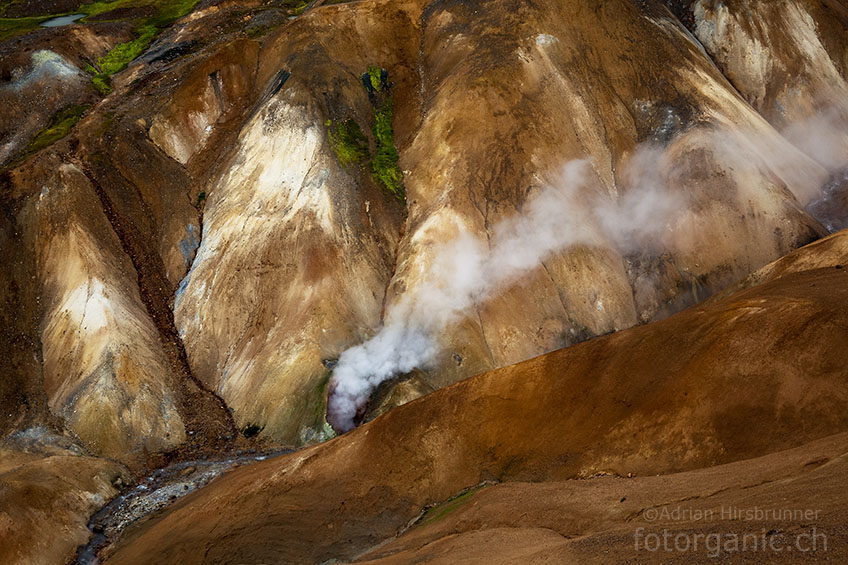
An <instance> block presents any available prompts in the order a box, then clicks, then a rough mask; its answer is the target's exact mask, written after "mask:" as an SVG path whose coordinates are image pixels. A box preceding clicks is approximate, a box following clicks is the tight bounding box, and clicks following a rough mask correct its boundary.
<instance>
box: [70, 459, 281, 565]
mask: <svg viewBox="0 0 848 565" xmlns="http://www.w3.org/2000/svg"><path fill="white" fill-rule="evenodd" d="M290 452H291V450H281V451H274V452H261V453H257V452H256V451H255V450H250V451H248V452H244V453H238V454H236V455H235V456H233V457H226V458H220V459H203V460H198V461H183V462H180V463H174V464H173V465H170V466H168V467H163V468H162V469H157V470H156V471H154V472H153V473H152V474H151V475H149V476H147V477H146V478H144V479H142V480H141V481H140V482H139V483H138V484H136V485H135V486H133V487H130V488H128V489H126V490H125V491H124V492H122V493H121V494H120V495H118V496H116V497H115V498H114V499H112V501H111V502H109V504H107V505H106V506H104V507H103V508H101V509H100V510H98V511H97V513H96V514H94V516H92V518H91V520H90V521H89V523H88V529H89V530H91V532H92V534H93V535H92V538H91V540H90V541H89V542H88V544H87V545H85V546H80V548H79V550H78V551H77V557H76V563H78V564H79V565H97V564H98V563H99V562H100V560H99V559H98V557H97V554H98V553H99V552H100V550H101V549H103V548H104V547H106V546H108V545H109V544H110V543H112V542H114V541H115V540H116V539H117V537H118V535H120V533H121V532H122V531H123V530H124V529H125V528H126V527H127V526H129V525H130V524H132V523H133V522H136V521H138V520H140V519H141V518H144V517H145V516H148V515H150V514H152V513H153V512H156V511H159V510H162V509H163V508H165V507H167V506H168V505H170V504H171V503H173V502H175V501H177V500H179V499H180V498H182V497H184V496H185V495H187V494H190V493H192V492H194V491H196V490H197V489H199V488H201V487H204V486H206V485H207V484H208V483H209V482H210V481H211V480H212V479H215V478H217V477H220V476H221V475H223V474H225V473H227V472H228V471H231V470H232V469H234V468H236V467H240V466H242V465H249V464H251V463H255V462H257V461H263V460H265V459H269V458H271V457H275V456H277V455H283V454H285V453H290Z"/></svg>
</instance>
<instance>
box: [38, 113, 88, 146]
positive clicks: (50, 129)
mask: <svg viewBox="0 0 848 565" xmlns="http://www.w3.org/2000/svg"><path fill="white" fill-rule="evenodd" d="M86 110H88V106H70V107H68V108H65V109H64V110H62V111H61V112H59V113H58V114H56V115H55V116H54V117H53V120H52V121H51V122H50V125H49V126H47V127H46V128H44V129H43V130H41V131H40V132H39V133H38V134H37V135H36V136H35V137H34V138H33V139H32V141H30V142H29V145H28V146H27V148H26V151H25V152H24V154H25V155H31V154H32V153H35V152H36V151H41V150H42V149H44V148H45V147H48V146H50V145H52V144H54V143H56V142H57V141H59V140H60V139H62V138H63V137H65V136H66V135H68V132H70V131H71V128H73V127H74V126H75V125H76V123H77V122H78V121H79V120H80V118H81V117H82V115H83V114H84V113H85V111H86Z"/></svg>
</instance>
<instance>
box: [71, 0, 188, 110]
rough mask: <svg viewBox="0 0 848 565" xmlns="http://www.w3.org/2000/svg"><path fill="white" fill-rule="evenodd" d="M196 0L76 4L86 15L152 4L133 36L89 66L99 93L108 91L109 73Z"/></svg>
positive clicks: (128, 60)
mask: <svg viewBox="0 0 848 565" xmlns="http://www.w3.org/2000/svg"><path fill="white" fill-rule="evenodd" d="M197 2H198V0H176V1H167V0H157V1H155V2H149V1H148V2H144V1H141V0H116V1H114V2H95V3H93V4H84V5H82V6H80V12H81V13H84V14H86V15H87V16H89V17H91V16H95V15H98V14H102V13H104V12H111V11H113V10H116V9H118V8H128V7H144V6H149V5H153V6H155V7H156V10H157V12H156V15H154V16H151V17H148V18H143V19H141V20H139V21H138V22H137V23H136V27H135V31H134V33H135V35H136V37H135V39H133V40H132V41H127V42H126V43H119V44H118V45H116V46H115V47H113V48H112V50H111V51H109V52H108V53H107V54H106V55H104V56H103V57H100V59H98V60H97V68H96V69H95V68H93V67H91V68H90V69H89V72H91V71H93V72H91V74H92V77H91V82H92V83H93V84H94V87H95V88H96V89H97V90H98V92H100V93H101V94H104V95H105V94H108V93H109V92H111V91H112V87H111V84H110V77H111V76H112V75H114V74H116V73H119V72H121V71H123V70H124V69H126V68H127V65H129V64H130V63H131V62H132V61H133V60H134V59H135V58H136V57H138V56H139V55H141V54H142V53H144V52H145V51H146V50H147V48H148V47H150V44H151V43H153V40H154V39H156V37H157V36H158V35H159V34H160V33H161V32H162V30H164V29H165V28H167V27H168V26H169V25H171V24H172V23H174V21H176V20H178V19H179V18H181V17H183V16H185V15H186V14H188V13H189V12H191V11H192V10H193V9H194V7H195V5H196V4H197Z"/></svg>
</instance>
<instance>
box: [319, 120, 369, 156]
mask: <svg viewBox="0 0 848 565" xmlns="http://www.w3.org/2000/svg"><path fill="white" fill-rule="evenodd" d="M327 127H328V129H329V136H330V146H331V147H332V148H333V151H335V152H336V157H338V159H339V162H340V163H341V164H342V165H351V164H354V163H361V162H362V161H365V160H366V159H368V156H369V153H368V138H366V137H365V134H364V133H362V130H361V129H360V128H359V124H357V123H356V120H352V119H350V120H345V121H343V122H339V123H338V124H336V125H335V128H333V122H332V121H331V120H327Z"/></svg>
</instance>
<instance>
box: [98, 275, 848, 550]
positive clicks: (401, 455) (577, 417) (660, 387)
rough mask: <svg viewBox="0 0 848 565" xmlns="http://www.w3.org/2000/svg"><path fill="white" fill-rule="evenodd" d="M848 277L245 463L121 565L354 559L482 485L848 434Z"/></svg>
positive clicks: (176, 511)
mask: <svg viewBox="0 0 848 565" xmlns="http://www.w3.org/2000/svg"><path fill="white" fill-rule="evenodd" d="M846 343H848V274H846V270H845V269H837V268H835V267H828V268H819V269H814V270H810V271H804V272H801V273H793V274H789V275H787V276H785V277H781V278H778V279H775V280H772V281H769V282H767V283H765V284H763V285H761V286H758V287H755V288H752V289H748V290H744V291H742V292H739V293H737V294H735V295H733V296H731V297H729V298H727V299H725V300H722V301H719V302H716V303H713V304H710V305H707V306H701V307H694V308H691V309H689V310H687V311H685V312H683V313H680V314H678V315H676V316H673V317H671V318H669V319H667V320H665V321H662V322H658V323H654V324H651V325H648V326H643V327H638V328H635V329H632V330H628V331H624V332H620V333H618V334H614V335H611V336H607V337H604V338H600V339H597V340H594V341H591V342H587V343H584V344H581V345H578V346H575V347H572V348H568V349H563V350H559V351H556V352H554V353H551V354H548V355H545V356H541V357H538V358H535V359H532V360H530V361H527V362H524V363H521V364H518V365H513V366H510V367H506V368H504V369H501V370H497V371H493V372H490V373H487V374H484V375H481V376H479V377H475V378H472V379H469V380H467V381H463V382H461V383H458V384H457V385H454V386H452V387H449V388H446V389H442V390H440V391H437V392H436V393H434V394H432V395H430V396H427V397H425V398H423V399H420V400H418V401H415V402H412V403H410V404H407V405H404V406H402V407H400V408H398V409H395V410H393V411H391V412H389V413H388V414H386V415H384V416H382V417H381V418H378V419H377V420H374V421H373V422H371V423H370V424H367V425H365V426H362V427H361V428H359V429H357V430H355V431H354V432H352V433H350V434H347V435H345V436H343V437H341V438H338V439H336V440H333V441H331V442H328V443H325V444H322V445H320V446H316V447H314V448H310V449H307V450H304V451H301V452H298V453H295V454H292V455H290V456H285V457H281V458H278V459H274V460H270V461H267V462H265V463H262V464H259V465H256V466H254V467H252V468H250V469H245V470H242V471H237V472H235V473H233V474H232V475H229V476H227V477H225V478H223V479H221V480H219V481H217V482H216V483H215V484H213V485H211V486H210V487H209V488H207V489H204V490H202V491H200V492H198V493H197V494H196V495H193V496H190V497H187V498H186V499H184V500H183V501H182V502H181V503H179V504H177V505H176V506H175V507H174V508H173V509H172V510H171V511H169V512H168V513H166V514H165V515H164V516H162V517H160V518H158V519H156V520H152V521H148V522H146V523H144V524H141V525H140V526H138V527H136V528H135V529H133V530H131V531H130V532H129V533H128V534H127V536H126V537H125V538H124V540H122V541H121V542H120V543H119V545H118V547H117V549H116V551H115V552H114V554H113V556H112V559H113V560H114V561H115V562H117V563H125V562H129V563H147V562H163V561H168V562H172V561H182V562H189V563H193V562H200V561H211V562H216V561H233V560H238V561H239V562H267V561H274V562H284V561H303V560H324V559H328V558H343V559H349V558H352V557H354V556H355V555H357V554H358V553H360V552H362V551H363V550H365V549H367V548H369V547H372V546H373V545H375V544H377V543H378V542H380V541H382V540H384V539H386V538H389V537H391V536H393V535H394V534H395V533H396V532H397V531H398V530H399V529H400V528H401V527H402V526H404V525H405V524H407V523H408V522H409V521H410V519H412V518H414V517H415V516H416V515H418V514H419V512H420V511H421V508H422V507H423V506H425V505H427V504H430V503H433V502H436V501H440V500H445V499H447V498H448V497H449V496H451V495H452V494H455V493H457V492H459V491H460V490H461V489H463V488H465V487H469V486H472V485H476V484H478V483H480V482H481V481H484V480H495V481H534V482H536V481H546V480H563V479H569V478H575V477H588V476H592V475H594V474H597V473H601V472H606V473H612V474H618V475H626V474H628V473H635V474H637V475H647V474H657V473H669V472H680V471H687V470H691V469H697V468H701V467H707V466H712V465H716V464H722V463H728V462H733V461H738V460H742V459H746V458H751V457H757V456H760V455H765V454H768V453H773V452H776V451H779V450H782V449H788V448H791V447H795V446H797V445H799V444H802V443H804V442H807V441H811V440H814V439H816V438H820V437H823V436H826V435H830V434H834V433H838V432H841V431H845V430H847V429H848V414H846V413H845V410H844V405H845V402H846V400H848V398H846V397H848V387H846V386H845V385H846V381H848V371H846V369H845V366H844V362H843V360H842V355H843V353H842V352H843V351H844V346H845V344H846Z"/></svg>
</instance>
